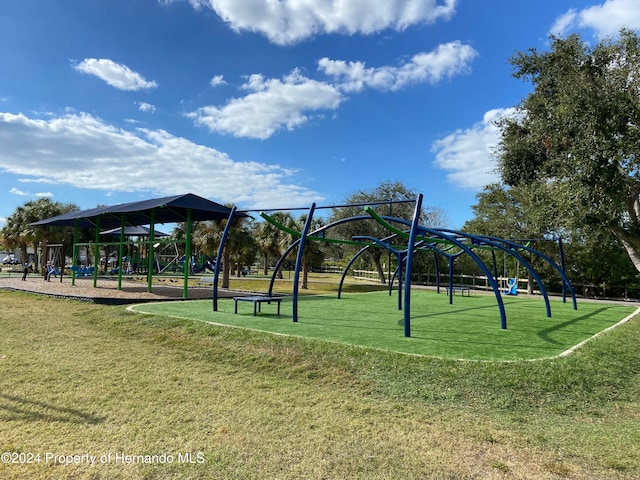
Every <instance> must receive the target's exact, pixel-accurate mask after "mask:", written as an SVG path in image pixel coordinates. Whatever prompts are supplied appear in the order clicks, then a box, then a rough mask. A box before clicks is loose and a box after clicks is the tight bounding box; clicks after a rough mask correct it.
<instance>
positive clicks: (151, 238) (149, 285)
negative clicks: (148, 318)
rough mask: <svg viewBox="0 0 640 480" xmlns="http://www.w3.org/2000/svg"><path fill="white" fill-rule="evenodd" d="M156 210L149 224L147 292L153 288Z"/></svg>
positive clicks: (152, 213)
mask: <svg viewBox="0 0 640 480" xmlns="http://www.w3.org/2000/svg"><path fill="white" fill-rule="evenodd" d="M155 223H156V212H155V210H152V211H151V224H150V225H149V271H148V272H147V292H149V293H151V291H152V290H153V262H154V259H153V242H154V241H155V238H156V235H155V229H156V225H155Z"/></svg>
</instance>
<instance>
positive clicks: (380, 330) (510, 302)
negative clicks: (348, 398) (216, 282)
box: [134, 290, 636, 360]
mask: <svg viewBox="0 0 640 480" xmlns="http://www.w3.org/2000/svg"><path fill="white" fill-rule="evenodd" d="M504 303H505V310H506V312H507V329H506V330H503V329H501V328H500V315H499V311H498V306H497V303H496V299H495V297H494V296H492V295H485V294H477V293H476V294H473V295H472V296H470V297H467V296H465V297H461V296H455V297H454V301H453V304H449V302H448V297H447V295H445V294H444V293H441V294H436V293H435V292H433V291H424V290H419V291H415V292H412V296H411V337H410V338H407V337H405V336H404V319H403V312H402V311H399V310H398V309H397V295H396V293H394V294H393V295H392V296H391V297H390V296H389V295H388V293H386V292H370V293H358V294H347V295H344V296H343V298H342V299H337V297H336V296H335V295H306V296H301V297H300V301H299V305H298V322H297V323H294V322H293V321H292V315H291V311H292V305H291V300H290V299H285V300H283V302H282V305H281V315H280V316H277V315H276V310H277V309H276V306H275V305H267V304H263V306H262V312H261V313H259V314H258V315H257V316H256V317H254V316H253V306H252V304H251V303H245V302H240V303H239V304H238V314H237V315H235V314H234V313H233V310H234V302H233V300H231V299H221V300H219V302H218V305H219V307H218V312H213V311H212V310H213V309H212V302H211V301H210V300H205V301H189V302H164V303H154V304H144V305H137V306H135V307H134V310H135V311H136V312H141V313H151V314H157V315H167V316H173V317H179V318H186V319H192V320H197V321H207V322H214V323H219V324H224V325H229V326H234V327H243V328H250V329H255V330H260V331H265V332H272V333H278V334H286V335H295V336H301V337H307V338H315V339H323V340H329V341H333V342H341V343H345V344H350V345H358V346H362V347H373V348H380V349H384V350H391V351H395V352H402V353H410V354H419V355H429V356H438V357H447V358H464V359H470V360H522V359H538V358H548V357H552V356H555V355H558V354H560V353H562V352H564V351H566V350H567V349H569V348H571V347H573V346H575V345H576V344H578V343H580V342H582V341H584V340H586V339H588V338H589V337H591V336H593V335H595V334H597V333H598V332H601V331H602V330H604V329H606V328H608V327H610V326H612V325H614V324H616V323H617V322H619V321H620V320H622V319H623V318H625V317H627V316H628V315H630V314H632V313H633V312H634V311H635V310H636V309H635V308H634V307H630V306H625V305H616V304H601V303H592V302H582V303H579V305H578V310H573V307H572V305H571V303H570V302H568V303H562V302H560V301H552V303H551V312H552V317H551V318H548V317H547V316H546V309H545V306H544V303H543V300H542V299H541V298H526V297H505V298H504Z"/></svg>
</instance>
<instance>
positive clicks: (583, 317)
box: [538, 307, 610, 345]
mask: <svg viewBox="0 0 640 480" xmlns="http://www.w3.org/2000/svg"><path fill="white" fill-rule="evenodd" d="M607 310H610V308H609V307H602V308H599V309H598V310H594V311H593V312H590V313H587V314H585V315H581V316H579V317H576V318H572V319H571V320H567V321H566V322H562V323H556V324H555V325H552V326H551V327H549V328H545V329H544V330H541V331H540V332H538V337H539V338H540V339H542V340H544V341H545V342H549V343H555V344H557V345H561V344H562V342H558V341H557V340H553V339H552V338H551V337H550V335H551V333H553V332H556V331H558V330H562V329H563V328H565V327H567V326H569V325H573V324H575V323H578V322H580V321H582V320H586V319H587V318H591V317H595V316H596V315H599V314H601V313H603V312H606V311H607Z"/></svg>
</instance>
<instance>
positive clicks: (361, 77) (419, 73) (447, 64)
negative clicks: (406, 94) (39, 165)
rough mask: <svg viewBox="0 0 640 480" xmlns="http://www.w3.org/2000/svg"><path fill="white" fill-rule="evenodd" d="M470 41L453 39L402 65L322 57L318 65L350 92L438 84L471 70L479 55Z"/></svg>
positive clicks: (415, 56)
mask: <svg viewBox="0 0 640 480" xmlns="http://www.w3.org/2000/svg"><path fill="white" fill-rule="evenodd" d="M477 54H478V52H476V51H475V50H474V49H473V48H472V47H470V46H469V45H463V44H462V43H460V42H450V43H446V44H443V45H439V46H438V48H436V49H435V50H434V51H432V52H422V53H419V54H417V55H414V56H413V57H412V58H411V61H410V62H408V63H405V64H404V65H402V66H400V67H389V66H385V67H379V68H366V67H365V64H364V62H345V61H343V60H330V59H328V58H322V59H320V61H319V62H318V69H319V70H321V71H323V72H324V73H325V74H326V75H329V76H331V77H333V78H334V79H335V80H336V81H338V82H339V85H340V87H341V88H342V89H343V90H345V91H347V92H359V91H361V90H362V89H364V88H365V87H369V88H375V89H379V90H399V89H401V88H404V87H406V86H407V85H410V84H414V83H420V82H429V83H432V84H436V83H438V82H440V81H441V80H442V79H444V78H451V77H453V76H454V75H459V74H462V73H466V72H468V71H469V69H470V67H469V63H470V62H471V60H473V59H474V58H475V57H476V56H477Z"/></svg>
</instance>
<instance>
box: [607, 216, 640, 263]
mask: <svg viewBox="0 0 640 480" xmlns="http://www.w3.org/2000/svg"><path fill="white" fill-rule="evenodd" d="M610 229H611V231H612V232H613V234H614V235H615V237H616V238H617V239H618V240H619V241H620V243H621V244H622V246H623V247H624V249H625V251H626V252H627V255H629V258H630V259H631V262H633V266H634V267H636V270H637V271H638V272H640V239H638V238H637V237H635V236H634V235H631V234H630V233H629V232H628V231H627V230H625V229H624V228H622V227H619V226H617V225H616V226H613V227H610Z"/></svg>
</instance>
